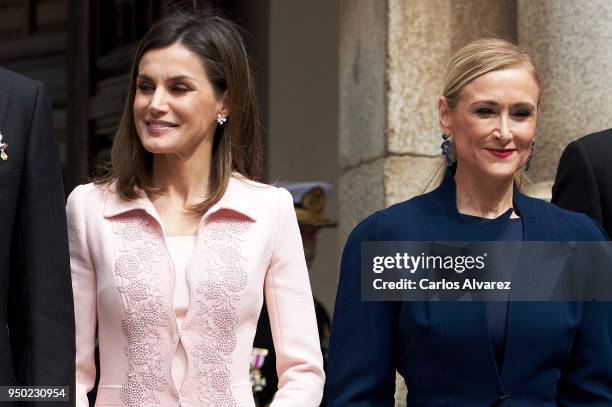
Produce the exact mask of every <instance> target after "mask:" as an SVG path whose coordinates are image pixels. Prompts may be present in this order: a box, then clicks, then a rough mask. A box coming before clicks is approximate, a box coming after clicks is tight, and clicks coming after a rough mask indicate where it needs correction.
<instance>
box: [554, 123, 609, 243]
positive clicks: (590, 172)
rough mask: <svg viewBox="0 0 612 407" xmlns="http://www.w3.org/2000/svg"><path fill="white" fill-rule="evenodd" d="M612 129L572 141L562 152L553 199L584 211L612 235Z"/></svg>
mask: <svg viewBox="0 0 612 407" xmlns="http://www.w3.org/2000/svg"><path fill="white" fill-rule="evenodd" d="M611 151H612V129H608V130H604V131H601V132H599V133H593V134H589V135H588V136H585V137H582V138H581V139H578V140H576V141H572V142H571V143H570V144H569V145H568V146H567V147H566V148H565V151H564V152H563V154H562V155H561V160H560V161H559V167H558V169H557V176H556V178H555V183H554V185H553V189H552V202H553V203H554V204H556V205H558V206H560V207H562V208H565V209H569V210H572V211H577V212H582V213H584V214H586V215H588V216H589V217H591V218H592V219H594V220H596V221H597V222H598V223H599V224H600V225H602V226H603V228H604V230H605V231H606V233H607V234H608V236H612V158H611V156H610V152H611Z"/></svg>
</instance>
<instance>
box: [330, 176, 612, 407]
mask: <svg viewBox="0 0 612 407" xmlns="http://www.w3.org/2000/svg"><path fill="white" fill-rule="evenodd" d="M455 191H456V189H455V182H454V178H453V176H452V175H451V174H450V171H447V174H446V176H445V178H444V181H443V183H442V185H441V186H440V187H438V188H437V189H436V190H434V191H432V192H430V193H427V194H425V195H421V196H418V197H415V198H413V199H410V200H408V201H405V202H403V203H400V204H397V205H394V206H391V207H389V208H387V209H384V210H382V211H379V212H377V213H375V214H373V215H371V216H369V217H368V218H366V219H365V220H363V221H362V222H361V223H360V224H359V225H358V226H357V227H356V228H355V229H354V230H353V232H352V233H351V235H350V237H349V239H348V241H347V243H346V246H345V248H344V253H343V256H342V265H341V274H340V283H339V287H338V294H337V297H336V307H335V312H334V318H333V322H332V336H331V340H330V348H329V370H328V375H327V383H326V392H327V393H326V394H327V400H328V406H330V407H348V406H351V407H353V406H354V407H357V406H359V407H366V406H368V407H370V406H371V407H384V406H393V405H394V398H393V397H394V389H395V371H396V370H397V371H398V372H399V373H400V374H401V375H402V377H403V378H404V379H405V381H406V384H407V387H408V397H407V403H408V406H410V407H442V406H445V407H458V406H459V407H463V406H466V407H481V406H520V407H545V406H546V407H552V406H555V407H556V406H563V407H578V406H589V407H604V406H606V407H610V406H612V319H611V318H612V310H611V305H610V303H603V302H537V303H534V302H510V303H509V309H508V316H507V318H508V320H507V336H506V347H505V354H504V359H503V361H504V362H503V364H502V366H503V368H502V370H501V371H499V369H498V367H497V364H496V361H495V356H494V352H493V350H492V347H491V341H490V337H489V333H488V328H487V324H486V319H485V318H486V316H485V307H484V303H482V302H433V301H432V302H362V301H361V300H360V284H361V282H360V257H361V242H362V241H376V240H381V241H385V240H386V241H389V240H395V241H402V240H405V241H416V240H421V241H432V240H463V241H468V240H479V241H492V240H497V239H498V238H499V234H500V231H502V230H503V226H504V224H506V223H507V222H509V219H510V215H511V212H512V211H511V210H509V211H508V212H506V213H505V214H504V215H502V216H500V217H499V218H498V219H496V220H495V221H493V222H486V223H484V224H474V223H468V222H466V221H465V220H464V218H462V217H461V216H460V215H459V213H458V211H457V207H456V203H455V202H456V200H455ZM514 207H515V210H516V211H517V212H518V213H519V214H520V216H521V218H522V222H523V231H524V235H523V236H524V239H525V240H531V241H571V240H607V238H606V235H605V233H604V232H603V230H602V229H601V228H600V227H599V226H598V225H597V224H596V223H595V222H593V221H592V220H591V219H589V218H588V217H587V216H585V215H582V214H578V213H574V212H570V211H566V210H563V209H560V208H558V207H556V206H554V205H552V204H549V203H547V202H545V201H542V200H538V199H533V198H530V197H528V196H525V195H523V194H521V193H519V192H518V190H516V189H515V193H514Z"/></svg>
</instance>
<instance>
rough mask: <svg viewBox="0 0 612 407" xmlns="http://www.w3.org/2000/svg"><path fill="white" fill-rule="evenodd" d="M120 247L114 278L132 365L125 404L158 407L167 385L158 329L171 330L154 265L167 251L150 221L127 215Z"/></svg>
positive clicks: (121, 221) (118, 234) (121, 220)
mask: <svg viewBox="0 0 612 407" xmlns="http://www.w3.org/2000/svg"><path fill="white" fill-rule="evenodd" d="M113 229H114V232H115V239H116V242H117V243H118V244H117V245H116V247H117V249H116V261H115V275H116V278H117V287H118V289H119V292H120V293H121V297H122V300H123V303H124V309H125V311H124V316H123V319H122V320H121V331H122V332H123V334H124V335H125V337H126V339H127V345H126V347H125V349H124V352H125V354H126V356H127V359H128V362H129V371H128V377H127V380H126V382H125V383H124V384H123V386H122V387H121V400H122V401H123V403H125V405H126V406H128V407H144V406H151V405H159V404H160V401H159V399H158V393H159V392H161V391H163V390H164V389H165V387H166V386H167V385H168V380H167V379H166V378H165V377H164V374H163V369H162V365H163V363H162V357H161V354H160V351H159V339H160V338H159V336H160V334H159V327H160V326H165V325H167V324H168V318H169V316H168V314H167V313H166V312H165V311H164V308H163V295H162V293H161V292H160V290H159V288H158V287H157V286H158V283H157V282H156V280H157V278H158V276H156V275H155V270H154V267H153V265H154V264H155V263H158V262H160V261H161V259H162V253H163V252H162V250H163V248H162V247H163V246H162V244H161V242H160V239H159V237H158V233H157V232H156V231H155V230H154V227H153V225H152V224H151V222H150V221H149V220H147V219H146V218H144V217H142V216H138V215H134V214H127V215H123V216H121V217H118V218H117V219H116V221H115V223H114V226H113Z"/></svg>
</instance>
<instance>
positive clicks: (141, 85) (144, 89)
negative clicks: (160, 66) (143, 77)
mask: <svg viewBox="0 0 612 407" xmlns="http://www.w3.org/2000/svg"><path fill="white" fill-rule="evenodd" d="M136 88H137V89H138V90H139V91H141V92H147V91H150V90H153V86H151V85H150V84H148V83H144V82H143V83H139V84H138V85H137V86H136Z"/></svg>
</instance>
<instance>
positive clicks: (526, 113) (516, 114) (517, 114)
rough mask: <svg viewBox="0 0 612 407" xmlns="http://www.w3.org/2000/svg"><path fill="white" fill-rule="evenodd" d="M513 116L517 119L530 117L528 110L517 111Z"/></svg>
mask: <svg viewBox="0 0 612 407" xmlns="http://www.w3.org/2000/svg"><path fill="white" fill-rule="evenodd" d="M514 115H515V116H518V117H529V116H531V112H530V111H529V110H519V111H518V112H515V113H514Z"/></svg>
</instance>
